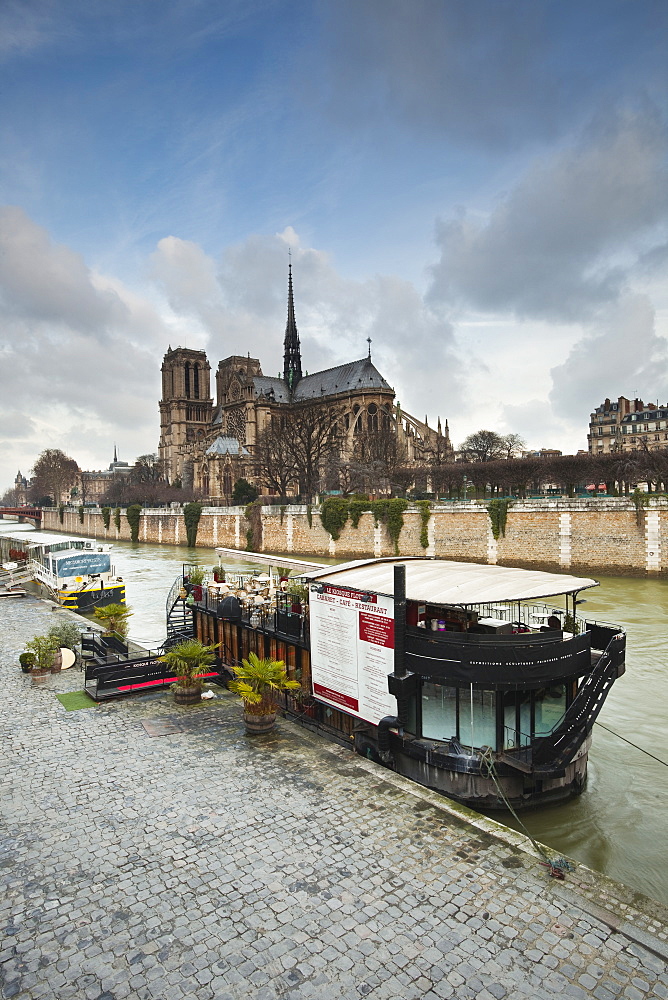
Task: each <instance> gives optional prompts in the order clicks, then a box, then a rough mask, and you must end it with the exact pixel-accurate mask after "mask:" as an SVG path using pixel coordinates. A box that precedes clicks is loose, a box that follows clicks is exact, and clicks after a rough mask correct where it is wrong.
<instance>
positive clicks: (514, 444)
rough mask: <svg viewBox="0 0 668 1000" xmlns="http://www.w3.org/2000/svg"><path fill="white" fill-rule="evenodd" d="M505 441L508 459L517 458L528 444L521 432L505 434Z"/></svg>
mask: <svg viewBox="0 0 668 1000" xmlns="http://www.w3.org/2000/svg"><path fill="white" fill-rule="evenodd" d="M501 440H502V441H503V451H504V453H505V457H506V458H507V459H511V458H517V456H518V454H519V453H520V452H522V451H524V449H525V448H526V446H527V443H526V441H525V440H524V438H523V437H520V435H519V434H504V435H503V437H502V438H501Z"/></svg>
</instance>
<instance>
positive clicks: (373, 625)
mask: <svg viewBox="0 0 668 1000" xmlns="http://www.w3.org/2000/svg"><path fill="white" fill-rule="evenodd" d="M316 587H318V585H316ZM362 598H365V599H364V600H363V599H362ZM309 609H310V621H311V677H312V682H313V694H314V695H315V697H316V698H317V699H318V701H322V702H325V704H328V705H331V706H332V707H333V708H339V709H342V710H343V711H344V712H348V713H349V714H350V715H355V716H356V717H357V718H358V719H364V721H365V722H371V723H372V724H373V725H378V723H379V722H380V720H381V719H382V718H383V717H384V716H386V715H395V714H396V711H397V703H396V699H395V698H394V696H393V695H391V694H390V692H389V691H388V690H387V675H388V674H391V673H392V671H393V670H394V601H393V599H392V598H391V597H383V596H382V595H381V594H362V593H361V592H360V591H357V590H349V589H348V588H346V587H334V586H332V585H331V584H325V585H324V588H323V590H322V592H321V593H319V592H318V590H317V589H316V590H313V589H312V590H311V593H310V595H309Z"/></svg>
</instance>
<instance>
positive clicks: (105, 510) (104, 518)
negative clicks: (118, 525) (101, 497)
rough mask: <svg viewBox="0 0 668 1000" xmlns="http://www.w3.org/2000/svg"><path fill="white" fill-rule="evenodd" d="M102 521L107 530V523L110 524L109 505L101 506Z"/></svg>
mask: <svg viewBox="0 0 668 1000" xmlns="http://www.w3.org/2000/svg"><path fill="white" fill-rule="evenodd" d="M102 523H103V524H104V527H105V530H106V531H109V525H110V524H111V507H103V508H102Z"/></svg>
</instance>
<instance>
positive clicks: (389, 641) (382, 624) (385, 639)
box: [359, 611, 394, 649]
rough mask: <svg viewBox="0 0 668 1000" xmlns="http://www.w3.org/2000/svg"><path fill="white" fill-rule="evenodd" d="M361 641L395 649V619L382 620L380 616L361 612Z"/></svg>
mask: <svg viewBox="0 0 668 1000" xmlns="http://www.w3.org/2000/svg"><path fill="white" fill-rule="evenodd" d="M359 622H360V632H359V635H360V639H361V640H362V641H363V642H372V643H374V645H376V646H385V647H386V649H394V618H381V617H380V615H370V614H365V613H364V611H360V614H359Z"/></svg>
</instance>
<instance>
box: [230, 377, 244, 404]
mask: <svg viewBox="0 0 668 1000" xmlns="http://www.w3.org/2000/svg"><path fill="white" fill-rule="evenodd" d="M240 395H241V386H240V385H239V383H238V382H237V380H236V379H235V378H234V379H232V381H231V382H230V399H238V398H239V396H240Z"/></svg>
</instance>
